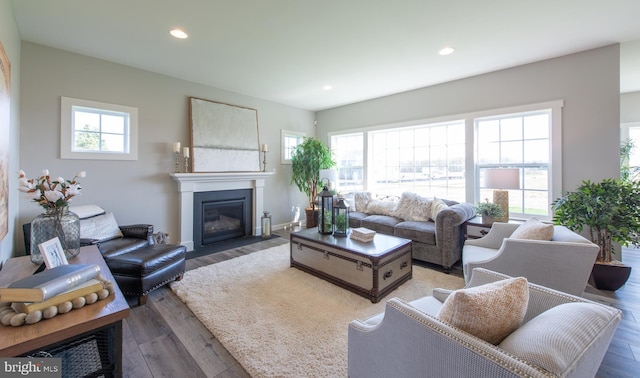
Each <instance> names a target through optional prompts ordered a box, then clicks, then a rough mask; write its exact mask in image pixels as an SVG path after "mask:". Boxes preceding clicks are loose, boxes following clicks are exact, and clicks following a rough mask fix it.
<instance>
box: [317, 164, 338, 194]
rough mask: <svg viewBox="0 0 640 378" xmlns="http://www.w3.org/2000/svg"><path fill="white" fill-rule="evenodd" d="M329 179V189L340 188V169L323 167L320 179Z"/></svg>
mask: <svg viewBox="0 0 640 378" xmlns="http://www.w3.org/2000/svg"><path fill="white" fill-rule="evenodd" d="M325 179H326V180H329V187H328V188H329V189H330V190H331V189H333V190H338V170H337V169H335V168H330V169H321V170H320V181H321V182H322V181H323V180H325Z"/></svg>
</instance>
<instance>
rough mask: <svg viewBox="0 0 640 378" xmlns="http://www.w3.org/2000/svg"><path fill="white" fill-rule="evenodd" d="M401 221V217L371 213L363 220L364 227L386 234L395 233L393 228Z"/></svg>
mask: <svg viewBox="0 0 640 378" xmlns="http://www.w3.org/2000/svg"><path fill="white" fill-rule="evenodd" d="M400 222H401V221H400V219H398V218H394V217H391V216H388V215H369V216H368V217H366V218H364V219H363V220H362V227H365V228H368V229H370V230H374V231H376V232H380V233H383V234H386V235H393V228H394V227H395V225H397V224H398V223H400Z"/></svg>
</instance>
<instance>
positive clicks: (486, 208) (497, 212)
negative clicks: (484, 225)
mask: <svg viewBox="0 0 640 378" xmlns="http://www.w3.org/2000/svg"><path fill="white" fill-rule="evenodd" d="M476 213H477V214H479V215H481V216H483V217H487V218H500V217H501V216H503V215H504V211H502V207H500V205H498V204H497V203H492V202H489V200H488V199H485V200H484V202H480V203H479V204H478V206H476Z"/></svg>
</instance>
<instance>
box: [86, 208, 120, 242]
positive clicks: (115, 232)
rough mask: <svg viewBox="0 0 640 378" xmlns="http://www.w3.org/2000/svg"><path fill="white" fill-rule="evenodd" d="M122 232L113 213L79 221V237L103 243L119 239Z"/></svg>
mask: <svg viewBox="0 0 640 378" xmlns="http://www.w3.org/2000/svg"><path fill="white" fill-rule="evenodd" d="M122 236H123V235H122V231H120V227H118V222H116V218H115V217H114V216H113V213H106V214H103V215H98V216H95V217H91V218H87V219H82V220H81V221H80V237H81V238H82V239H93V240H98V241H99V242H103V241H106V240H111V239H116V238H121V237H122Z"/></svg>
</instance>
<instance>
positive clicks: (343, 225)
mask: <svg viewBox="0 0 640 378" xmlns="http://www.w3.org/2000/svg"><path fill="white" fill-rule="evenodd" d="M335 223H336V231H338V232H345V231H346V230H347V214H344V213H341V214H338V215H337V216H336V217H335Z"/></svg>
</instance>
